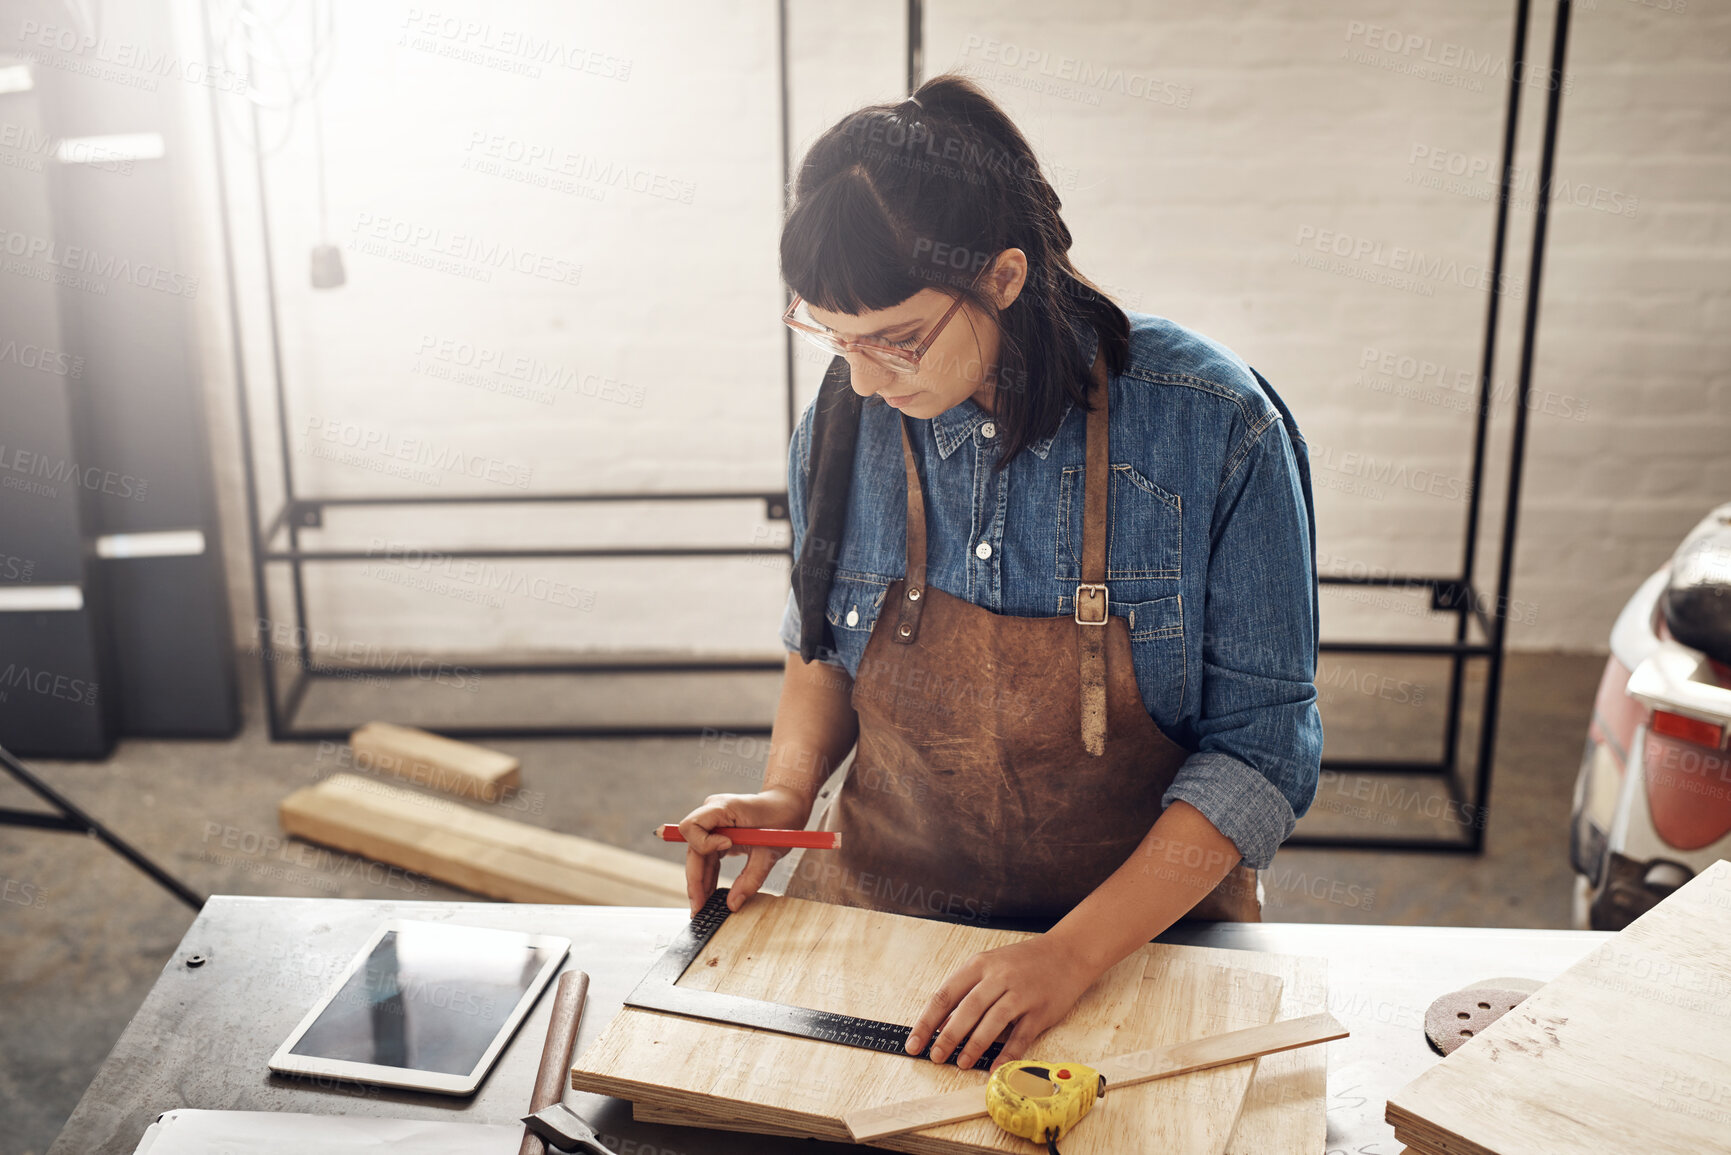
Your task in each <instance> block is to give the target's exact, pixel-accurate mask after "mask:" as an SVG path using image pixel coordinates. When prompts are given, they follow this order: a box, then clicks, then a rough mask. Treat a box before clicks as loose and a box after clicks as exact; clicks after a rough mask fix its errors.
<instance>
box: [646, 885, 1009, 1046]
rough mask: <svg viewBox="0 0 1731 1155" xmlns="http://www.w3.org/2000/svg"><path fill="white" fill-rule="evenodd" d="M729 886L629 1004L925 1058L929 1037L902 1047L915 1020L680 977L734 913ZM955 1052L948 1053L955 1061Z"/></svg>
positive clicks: (652, 970)
mask: <svg viewBox="0 0 1731 1155" xmlns="http://www.w3.org/2000/svg"><path fill="white" fill-rule="evenodd" d="M727 890H728V888H727V887H725V886H723V887H720V888H718V889H717V890H716V891H715V893H714V894H712V895H710V896H709V901H708V902H706V903H704V904H703V909H701V910H699V911H698V912H697V914H696V916H695V917H694V918H692V920H691V921H690V922H689V923H687V924H686V925H685V927H684V929H682V930H681V931H680V932H679V934H678V935H677V936H676V937H675V938H674V940H673V944H672V945H671V946H669V947H668V948H667V950H666V951H664V952H663V953H662V955H661V957H660V959H658V960H656V963H655V965H654V966H652V967H650V968H649V973H648V974H646V975H644V976H643V980H642V981H641V982H639V983H638V984H637V989H636V990H634V991H632V992H631V994H630V995H628V996H626V999H625V1005H626V1006H628V1007H635V1008H637V1009H638V1010H640V1011H661V1012H663V1013H664V1014H670V1015H684V1016H686V1017H687V1018H693V1019H706V1020H708V1021H709V1022H713V1023H727V1024H729V1025H730V1026H736V1027H754V1028H756V1029H757V1030H760V1031H775V1032H776V1033H778V1034H783V1035H797V1036H799V1037H800V1038H805V1039H817V1040H818V1041H820V1042H825V1043H840V1044H841V1045H842V1046H845V1047H859V1048H862V1049H864V1050H868V1051H878V1052H880V1053H882V1054H885V1055H901V1056H903V1057H904V1058H909V1059H923V1058H926V1057H927V1056H928V1055H929V1054H930V1052H931V1049H932V1047H931V1044H930V1043H927V1044H926V1048H925V1050H923V1051H921V1052H920V1053H919V1054H918V1055H909V1054H908V1053H907V1050H906V1049H905V1047H904V1044H905V1043H906V1042H907V1038H908V1032H909V1031H911V1030H912V1029H913V1028H912V1027H911V1026H902V1025H901V1024H899V1023H886V1022H882V1021H880V1020H878V1019H862V1018H859V1017H858V1016H856V1015H843V1014H837V1013H836V1012H834V1011H819V1010H813V1009H811V1008H809V1007H792V1006H787V1005H786V1004H784V1003H771V1002H766V1001H765V1000H763V999H748V998H746V997H745V996H743V995H730V994H723V993H721V992H719V991H703V990H694V989H692V988H691V987H682V986H680V985H678V984H679V978H680V976H681V975H683V974H684V973H685V970H686V968H687V967H689V966H690V965H691V964H692V963H693V962H694V961H695V960H696V958H697V956H698V955H699V954H700V953H702V951H703V948H704V947H705V946H707V945H708V944H709V940H710V939H712V938H714V937H715V932H716V931H718V930H720V929H721V924H722V923H724V922H726V921H727V916H728V914H729V913H730V912H729V911H728V909H727ZM1003 1046H1004V1045H1003V1044H1002V1043H993V1044H992V1045H991V1046H989V1047H987V1048H986V1053H985V1054H983V1055H981V1056H980V1058H979V1060H978V1061H977V1062H975V1063H974V1069H975V1070H977V1071H989V1070H991V1067H992V1060H993V1059H995V1058H997V1057H998V1052H999V1051H1001V1050H1003ZM960 1053H961V1049H960V1048H957V1050H956V1053H955V1054H952V1055H951V1056H950V1058H949V1061H950V1062H951V1063H954V1062H955V1061H956V1055H957V1054H960Z"/></svg>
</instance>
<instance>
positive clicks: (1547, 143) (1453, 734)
mask: <svg viewBox="0 0 1731 1155" xmlns="http://www.w3.org/2000/svg"><path fill="white" fill-rule="evenodd" d="M1570 7H1571V0H1557V12H1556V23H1555V26H1554V27H1553V30H1552V40H1551V64H1550V72H1549V73H1548V74H1547V76H1548V77H1549V84H1548V85H1547V100H1546V104H1545V128H1544V136H1543V138H1542V140H1541V143H1540V146H1539V186H1538V191H1537V195H1536V197H1535V204H1534V209H1533V237H1532V250H1531V253H1530V255H1529V258H1528V261H1529V264H1528V274H1527V285H1526V314H1525V317H1524V319H1523V321H1522V325H1521V353H1520V369H1519V375H1518V378H1517V382H1518V384H1517V391H1516V397H1515V411H1514V428H1513V431H1512V435H1511V440H1510V448H1509V461H1508V480H1507V492H1506V493H1505V495H1504V508H1503V524H1502V533H1501V540H1500V543H1499V547H1498V551H1497V558H1496V574H1497V577H1496V594H1495V598H1494V599H1493V600H1491V602H1490V605H1489V611H1488V612H1487V609H1486V605H1485V598H1484V597H1483V596H1482V594H1481V591H1480V589H1479V587H1478V585H1477V584H1476V582H1475V580H1474V573H1475V570H1476V567H1477V562H1478V535H1479V517H1480V511H1481V502H1482V483H1483V481H1484V477H1485V472H1486V469H1485V465H1486V462H1485V453H1486V441H1487V439H1488V435H1489V424H1490V410H1491V401H1492V381H1493V375H1494V371H1495V368H1496V348H1497V324H1498V320H1499V317H1500V311H1501V305H1502V285H1503V264H1504V256H1505V250H1506V248H1507V240H1508V219H1509V198H1510V195H1511V193H1512V191H1513V190H1512V186H1513V184H1514V154H1515V137H1516V130H1517V128H1518V126H1519V121H1520V109H1521V88H1522V86H1523V84H1525V83H1526V79H1527V24H1528V18H1529V16H1530V15H1531V12H1530V8H1531V5H1530V2H1529V0H1516V3H1515V19H1514V44H1513V47H1512V48H1511V50H1510V58H1509V87H1508V99H1507V105H1506V109H1505V114H1504V120H1503V150H1502V169H1501V171H1502V180H1501V188H1500V191H1499V193H1498V196H1497V209H1496V230H1495V236H1494V240H1493V241H1492V246H1491V283H1490V291H1489V292H1488V293H1487V297H1488V298H1489V300H1488V302H1487V304H1486V307H1485V330H1484V349H1483V356H1482V358H1481V361H1480V371H1479V393H1478V411H1477V417H1476V422H1475V426H1474V430H1473V456H1472V468H1471V472H1472V492H1471V495H1470V497H1469V500H1468V503H1467V521H1466V532H1465V541H1464V543H1463V546H1462V551H1461V568H1460V571H1459V573H1458V575H1456V576H1453V577H1434V576H1428V577H1427V576H1418V575H1407V574H1395V575H1390V576H1386V577H1359V576H1340V575H1324V576H1322V577H1320V579H1319V580H1321V581H1322V582H1324V583H1327V584H1330V585H1375V586H1401V587H1405V588H1409V589H1410V588H1423V589H1428V590H1429V591H1430V595H1431V604H1430V608H1431V610H1432V611H1433V612H1437V613H1452V614H1454V615H1455V637H1454V641H1452V642H1323V643H1322V646H1321V649H1322V651H1323V652H1324V653H1350V654H1403V655H1430V656H1439V657H1446V658H1448V659H1449V693H1448V716H1447V721H1446V723H1445V725H1446V729H1445V731H1444V735H1443V753H1442V757H1440V758H1439V759H1437V760H1436V761H1434V762H1432V761H1424V760H1414V761H1389V760H1386V759H1374V758H1363V759H1360V758H1352V759H1331V758H1324V759H1323V762H1322V768H1323V769H1324V770H1337V771H1348V772H1353V773H1357V774H1374V775H1416V776H1421V777H1437V778H1442V779H1443V780H1444V782H1445V783H1446V786H1447V789H1448V793H1449V797H1450V799H1451V800H1452V801H1453V802H1454V803H1455V804H1456V805H1457V806H1462V807H1470V810H1468V809H1463V811H1462V813H1463V814H1469V813H1470V814H1471V815H1472V816H1473V821H1471V822H1468V823H1464V824H1462V829H1463V831H1464V833H1463V835H1462V836H1460V837H1454V838H1446V837H1445V838H1412V837H1399V836H1389V837H1376V836H1368V837H1367V836H1362V835H1346V834H1341V835H1298V836H1295V837H1293V838H1291V839H1289V840H1288V841H1287V843H1286V845H1288V846H1314V847H1330V848H1340V849H1357V850H1442V851H1458V852H1462V853H1467V854H1479V853H1482V852H1483V850H1484V842H1485V822H1484V816H1485V813H1486V809H1485V808H1486V806H1487V805H1488V804H1489V801H1490V792H1491V769H1492V766H1493V762H1494V755H1495V747H1496V738H1497V716H1498V706H1499V704H1500V698H1501V693H1502V681H1503V667H1504V662H1505V660H1506V658H1507V643H1508V622H1509V615H1508V607H1509V598H1508V594H1509V586H1510V578H1511V576H1512V572H1513V569H1514V560H1515V528H1516V517H1517V515H1518V514H1519V512H1520V499H1521V473H1522V469H1523V465H1524V462H1525V459H1526V445H1527V413H1528V403H1529V401H1530V400H1531V394H1532V376H1533V350H1534V343H1535V338H1536V336H1537V331H1538V322H1539V282H1540V275H1541V273H1542V272H1543V270H1544V258H1545V228H1546V225H1547V223H1548V219H1549V207H1550V190H1551V176H1552V173H1553V170H1554V166H1555V160H1556V148H1557V124H1558V121H1559V118H1560V117H1561V114H1562V97H1563V83H1562V77H1563V67H1564V62H1565V60H1566V58H1567V54H1568V43H1569V16H1570ZM1475 623H1476V624H1477V625H1478V627H1479V629H1480V631H1481V632H1482V633H1483V634H1484V640H1483V641H1470V640H1468V638H1469V634H1470V633H1471V627H1472V626H1473V625H1474V624H1475ZM1475 658H1482V659H1485V662H1486V671H1485V682H1484V701H1483V706H1482V709H1481V713H1480V716H1479V732H1478V750H1477V759H1476V761H1475V763H1474V790H1473V794H1472V795H1471V797H1470V798H1469V797H1467V796H1466V795H1465V794H1464V792H1463V790H1462V784H1461V776H1460V774H1459V772H1458V769H1457V763H1458V761H1459V757H1460V752H1461V746H1462V741H1461V738H1462V731H1463V723H1464V719H1463V713H1464V711H1463V704H1464V702H1463V699H1464V696H1465V689H1466V687H1465V681H1466V664H1467V662H1468V661H1469V660H1471V659H1475Z"/></svg>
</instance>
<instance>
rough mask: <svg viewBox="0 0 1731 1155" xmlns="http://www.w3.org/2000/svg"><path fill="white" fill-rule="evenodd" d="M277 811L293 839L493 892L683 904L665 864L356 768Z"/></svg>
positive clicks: (678, 878) (518, 898)
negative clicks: (357, 772) (398, 784)
mask: <svg viewBox="0 0 1731 1155" xmlns="http://www.w3.org/2000/svg"><path fill="white" fill-rule="evenodd" d="M278 815H279V817H280V819H281V821H282V826H283V829H284V830H285V831H287V832H288V833H290V834H292V835H294V836H295V837H297V838H304V839H306V840H308V841H309V842H318V843H322V844H324V845H326V846H334V847H336V848H337V849H338V850H346V851H349V852H350V853H351V854H360V855H364V856H366V857H368V858H373V859H377V860H378V861H380V862H387V863H390V864H392V865H394V866H401V867H403V868H404V869H406V870H413V871H416V872H418V873H421V874H425V875H427V876H428V877H430V878H436V879H438V880H439V881H440V882H448V883H450V884H451V885H452V886H460V887H462V888H463V889H464V890H472V891H474V892H475V893H477V894H485V895H488V896H489V897H492V898H502V899H506V900H508V901H511V902H582V903H592V904H596V905H602V906H679V907H683V906H686V905H687V903H686V898H685V871H684V870H683V869H682V868H680V867H679V866H677V865H675V864H673V863H671V862H663V861H662V860H661V859H659V858H650V857H649V856H648V855H644V854H636V853H634V852H632V851H629V850H621V849H619V848H618V847H616V846H608V845H607V844H606V843H602V842H594V841H591V840H590V839H587V838H578V837H577V836H575V835H572V834H560V833H557V832H555V831H552V830H543V829H542V828H540V827H539V826H530V825H529V824H527V823H524V822H514V821H512V820H511V819H509V818H500V817H498V816H496V815H492V814H485V813H482V812H481V811H478V810H474V809H472V808H470V807H467V806H464V805H462V804H461V803H458V802H453V801H450V800H448V799H445V798H438V797H434V796H433V795H429V794H418V793H416V792H414V791H412V790H403V789H400V788H398V787H395V786H388V785H386V784H384V783H382V782H376V781H373V780H372V779H368V778H362V777H359V776H357V775H353V774H337V775H333V776H332V777H330V778H327V779H325V780H324V781H323V782H320V783H318V784H317V785H315V786H308V787H306V788H305V789H302V790H297V791H295V792H294V793H293V794H291V795H289V796H288V797H287V798H285V799H283V800H282V803H281V805H280V806H279V807H278Z"/></svg>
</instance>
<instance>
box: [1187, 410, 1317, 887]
mask: <svg viewBox="0 0 1731 1155" xmlns="http://www.w3.org/2000/svg"><path fill="white" fill-rule="evenodd" d="M1235 461H1236V464H1235V465H1233V466H1232V467H1231V469H1230V472H1229V473H1228V475H1227V477H1226V478H1225V479H1224V480H1223V481H1222V484H1221V491H1220V498H1219V501H1218V502H1217V503H1216V505H1215V511H1214V518H1213V527H1212V535H1211V543H1212V550H1211V554H1210V559H1209V565H1208V589H1207V598H1206V604H1205V606H1204V613H1203V617H1204V625H1203V636H1202V702H1201V716H1200V720H1199V721H1198V723H1197V730H1198V734H1199V741H1198V744H1197V749H1196V752H1195V753H1193V754H1192V755H1191V756H1190V757H1189V758H1188V759H1187V760H1186V761H1185V763H1184V765H1183V766H1182V767H1180V768H1179V771H1178V774H1177V777H1176V778H1175V779H1174V780H1173V782H1172V785H1171V786H1170V787H1169V788H1168V789H1167V791H1166V793H1165V795H1164V796H1163V798H1162V803H1163V804H1164V805H1171V803H1173V802H1175V801H1177V800H1179V799H1183V800H1184V801H1185V802H1188V803H1189V804H1190V805H1192V806H1194V807H1195V808H1196V809H1197V810H1200V811H1201V812H1202V814H1203V815H1204V816H1205V817H1206V818H1207V819H1208V820H1209V821H1210V822H1212V823H1213V824H1214V826H1215V827H1216V828H1217V829H1218V830H1219V831H1220V832H1221V833H1222V834H1224V835H1225V836H1226V837H1227V838H1229V839H1231V840H1232V843H1233V845H1234V846H1236V847H1237V848H1238V852H1239V854H1241V855H1242V856H1243V859H1244V862H1245V863H1246V864H1247V865H1249V866H1252V867H1255V868H1257V869H1262V868H1264V867H1266V866H1268V864H1269V863H1270V862H1272V861H1273V859H1274V852H1275V851H1276V850H1277V849H1279V847H1280V844H1281V843H1282V842H1284V841H1285V840H1286V839H1287V837H1288V836H1290V835H1291V833H1292V831H1293V828H1294V827H1295V826H1296V825H1297V823H1298V819H1299V817H1300V816H1301V815H1303V814H1304V812H1305V811H1306V810H1308V809H1309V808H1310V804H1311V802H1312V801H1313V800H1314V798H1315V797H1316V785H1317V778H1318V772H1319V769H1320V767H1321V763H1322V717H1321V715H1320V713H1319V712H1318V711H1317V708H1316V645H1317V624H1316V623H1317V606H1316V591H1317V585H1316V573H1315V561H1314V556H1315V555H1314V553H1313V550H1312V546H1311V541H1310V528H1309V515H1308V511H1307V507H1306V504H1305V499H1304V491H1303V489H1302V488H1301V483H1300V479H1299V473H1298V464H1297V460H1296V458H1295V457H1294V455H1293V450H1292V446H1291V444H1290V442H1289V440H1288V438H1287V436H1286V434H1285V428H1284V426H1282V424H1281V423H1280V420H1279V418H1278V417H1277V416H1276V417H1274V418H1273V419H1272V420H1271V421H1269V422H1268V423H1267V424H1266V425H1264V426H1263V428H1262V429H1261V431H1260V432H1259V433H1257V434H1256V435H1255V438H1254V441H1253V443H1252V444H1250V445H1249V446H1248V447H1247V448H1246V449H1244V450H1243V451H1242V452H1241V453H1239V454H1235Z"/></svg>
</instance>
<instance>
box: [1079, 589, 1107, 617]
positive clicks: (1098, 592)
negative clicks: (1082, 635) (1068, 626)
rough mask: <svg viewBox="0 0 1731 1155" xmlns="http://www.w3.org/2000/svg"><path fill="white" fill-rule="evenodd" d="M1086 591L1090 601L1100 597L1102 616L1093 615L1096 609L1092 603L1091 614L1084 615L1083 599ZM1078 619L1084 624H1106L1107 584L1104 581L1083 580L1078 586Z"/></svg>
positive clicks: (1090, 606)
mask: <svg viewBox="0 0 1731 1155" xmlns="http://www.w3.org/2000/svg"><path fill="white" fill-rule="evenodd" d="M1084 592H1085V593H1086V594H1087V600H1088V601H1089V602H1090V603H1092V602H1093V601H1094V600H1095V599H1099V603H1100V616H1099V617H1098V618H1096V617H1094V616H1092V615H1093V609H1094V607H1093V605H1092V604H1090V605H1089V607H1088V609H1089V616H1088V617H1083V616H1082V599H1083V594H1084ZM1076 621H1077V622H1078V623H1080V624H1082V625H1084V626H1103V625H1105V624H1106V586H1105V584H1104V583H1102V582H1082V583H1081V584H1080V585H1078V586H1077V587H1076Z"/></svg>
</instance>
